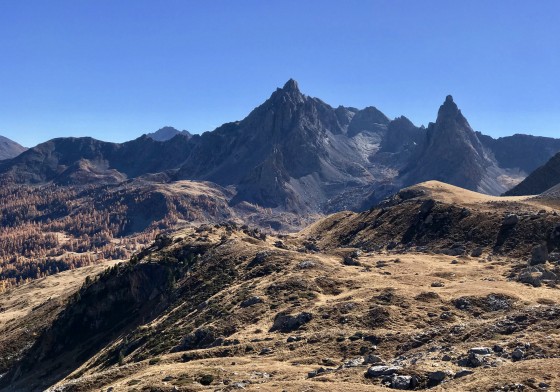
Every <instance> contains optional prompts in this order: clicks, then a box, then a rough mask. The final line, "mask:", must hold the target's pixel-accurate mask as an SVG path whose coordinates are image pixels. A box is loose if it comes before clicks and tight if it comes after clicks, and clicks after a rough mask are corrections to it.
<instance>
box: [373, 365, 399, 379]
mask: <svg viewBox="0 0 560 392" xmlns="http://www.w3.org/2000/svg"><path fill="white" fill-rule="evenodd" d="M401 369H402V368H401V367H400V366H385V365H377V366H372V367H370V368H369V369H368V370H367V375H368V376H370V377H382V376H391V375H393V374H395V373H398V372H399V371H400V370H401Z"/></svg>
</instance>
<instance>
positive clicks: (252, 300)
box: [240, 296, 263, 308]
mask: <svg viewBox="0 0 560 392" xmlns="http://www.w3.org/2000/svg"><path fill="white" fill-rule="evenodd" d="M261 302H263V300H262V298H261V297H259V296H254V297H251V298H248V299H246V300H245V301H243V302H241V305H240V306H241V307H242V308H248V307H249V306H253V305H256V304H260V303H261Z"/></svg>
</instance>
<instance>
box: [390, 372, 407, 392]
mask: <svg viewBox="0 0 560 392" xmlns="http://www.w3.org/2000/svg"><path fill="white" fill-rule="evenodd" d="M411 384H412V377H411V376H397V375H394V376H393V378H392V379H391V388H393V389H399V390H407V389H411Z"/></svg>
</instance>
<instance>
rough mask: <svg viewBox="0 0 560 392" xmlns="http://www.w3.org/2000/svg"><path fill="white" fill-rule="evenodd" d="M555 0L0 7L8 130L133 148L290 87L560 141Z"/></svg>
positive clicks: (22, 136) (115, 1) (233, 115)
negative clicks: (447, 104)
mask: <svg viewBox="0 0 560 392" xmlns="http://www.w3.org/2000/svg"><path fill="white" fill-rule="evenodd" d="M559 20H560V1H557V0H551V1H546V0H539V1H534V0H527V1H518V0H492V1H489V0H484V1H478V0H468V1H467V0H465V1H449V0H445V1H439V0H438V1H435V0H425V1H416V0H407V1H402V0H383V1H382V0H378V1H375V0H371V1H368V0H364V1H353V0H339V1H328V0H320V1H319V0H282V1H263V0H239V1H233V0H227V1H226V0H224V1H217V0H200V1H187V0H178V1H166V0H157V1H156V0H153V1H145V0H90V1H82V0H67V1H61V0H49V1H43V0H37V1H30V0H0V56H1V57H0V134H2V135H4V136H7V137H9V138H12V139H14V140H16V141H18V142H20V143H22V144H24V145H26V146H32V145H35V144H37V143H39V142H42V141H45V140H47V139H50V138H53V137H58V136H84V135H89V136H94V137H96V138H99V139H103V140H110V141H125V140H129V139H132V138H135V137H137V136H139V135H141V134H142V133H145V132H151V131H154V130H156V129H158V128H160V127H162V126H165V125H171V126H174V127H176V128H179V129H187V130H189V131H191V132H195V133H199V132H202V131H206V130H212V129H214V128H215V127H217V126H219V125H220V124H222V123H224V122H228V121H235V120H239V119H242V118H243V117H245V116H246V115H247V114H248V113H249V111H251V110H252V109H253V108H254V107H256V106H258V105H259V104H260V103H262V102H263V101H264V100H265V99H267V98H268V97H269V96H270V94H271V93H272V92H273V91H274V89H275V88H276V87H279V86H280V87H281V86H282V85H283V84H284V82H285V81H286V80H288V79H289V78H294V79H296V80H297V81H298V82H299V85H300V88H301V90H302V91H303V92H304V93H305V94H308V95H311V96H316V97H319V98H321V99H322V100H324V101H325V102H327V103H329V104H331V105H333V106H338V105H339V104H342V105H346V106H354V107H358V108H362V107H365V106H369V105H374V106H376V107H378V108H379V109H380V110H382V111H383V112H384V113H385V114H387V115H388V116H389V117H395V116H399V115H406V116H407V117H409V118H410V119H411V120H412V121H413V122H414V123H416V124H418V125H420V124H427V123H428V122H429V121H433V120H434V119H435V116H436V113H437V109H438V107H439V105H440V104H441V103H442V102H443V100H444V98H445V96H446V95H447V94H452V95H453V96H454V98H455V101H456V102H457V103H458V105H459V107H460V108H461V109H462V110H463V113H464V114H465V116H466V117H467V119H469V121H470V123H471V125H472V126H473V128H474V129H476V130H479V131H482V132H484V133H487V134H490V135H493V136H502V135H509V134H513V133H517V132H522V133H532V134H536V135H547V136H556V137H560V23H559V22H558V21H559Z"/></svg>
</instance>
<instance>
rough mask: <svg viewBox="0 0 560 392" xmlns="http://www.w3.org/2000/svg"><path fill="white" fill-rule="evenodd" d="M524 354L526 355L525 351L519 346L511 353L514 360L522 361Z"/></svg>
mask: <svg viewBox="0 0 560 392" xmlns="http://www.w3.org/2000/svg"><path fill="white" fill-rule="evenodd" d="M524 356H525V352H524V351H523V350H522V349H520V348H519V347H518V348H516V349H515V350H513V352H512V353H511V359H512V361H521V360H522V359H523V357H524Z"/></svg>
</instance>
